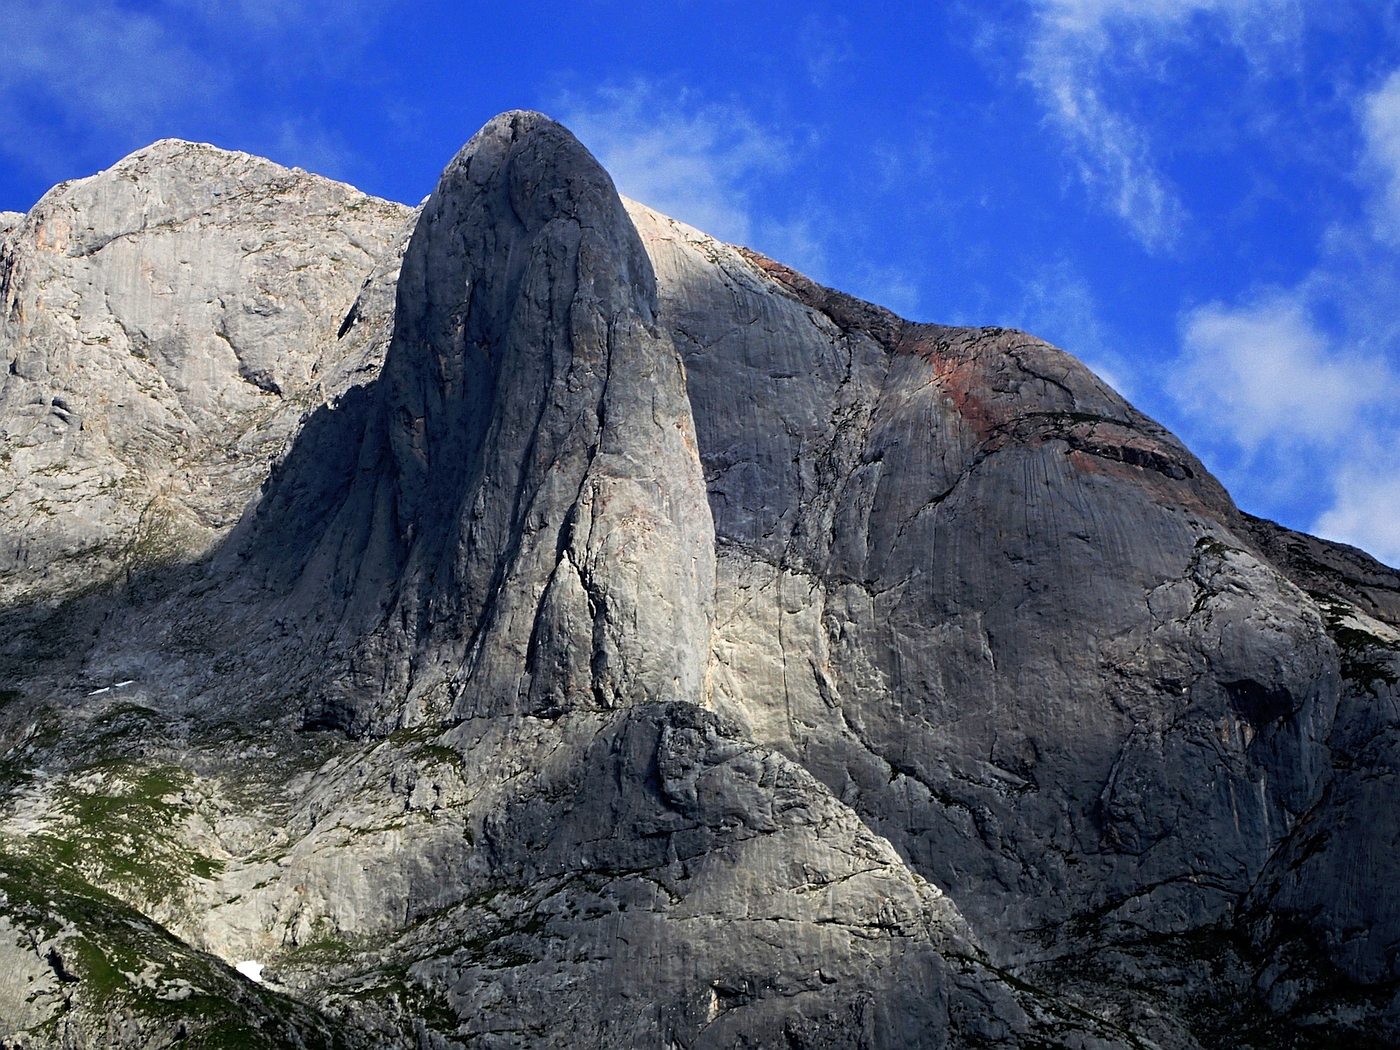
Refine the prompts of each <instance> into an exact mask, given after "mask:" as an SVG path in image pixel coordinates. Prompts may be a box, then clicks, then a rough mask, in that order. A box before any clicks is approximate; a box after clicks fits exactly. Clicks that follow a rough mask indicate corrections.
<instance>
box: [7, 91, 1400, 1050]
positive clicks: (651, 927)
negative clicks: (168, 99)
mask: <svg viewBox="0 0 1400 1050" xmlns="http://www.w3.org/2000/svg"><path fill="white" fill-rule="evenodd" d="M0 290H3V306H4V314H3V320H2V321H0V325H2V326H0V349H2V350H3V354H0V358H3V359H4V360H6V361H8V362H9V366H8V368H9V371H8V375H7V376H6V377H5V382H4V386H3V388H0V436H3V439H4V444H3V452H0V457H3V464H0V486H2V487H0V586H3V588H4V591H3V600H4V603H5V604H4V606H3V609H0V653H3V656H0V661H3V663H0V675H3V681H0V689H2V690H3V692H0V698H3V703H0V749H3V766H0V774H3V784H4V792H5V795H4V801H3V810H0V817H2V818H3V819H2V820H0V893H3V897H0V924H3V929H0V956H3V957H4V959H5V960H6V961H5V963H4V965H3V966H0V971H4V972H7V973H8V974H11V975H12V976H0V1043H4V1044H5V1045H15V1046H19V1045H25V1046H30V1045H33V1046H45V1045H54V1046H60V1045H61V1046H97V1045H104V1046H106V1045H123V1046H145V1047H160V1046H165V1045H168V1044H170V1043H172V1042H174V1041H176V1040H180V1041H182V1042H184V1043H185V1044H186V1045H199V1044H201V1043H203V1044H208V1045H231V1044H236V1045H269V1046H282V1045H295V1046H307V1045H327V1046H331V1045H344V1046H366V1047H368V1046H398V1045H402V1046H405V1047H435V1048H439V1047H451V1046H470V1047H482V1048H486V1047H504V1046H545V1045H568V1046H600V1047H601V1046H658V1047H663V1046H685V1047H706V1046H716V1047H718V1046H733V1045H746V1046H786V1047H811V1048H816V1047H846V1046H849V1047H905V1046H907V1047H944V1046H1004V1047H1042V1046H1066V1047H1088V1046H1094V1047H1109V1046H1122V1047H1130V1046H1131V1047H1148V1046H1157V1047H1164V1048H1167V1047H1170V1048H1177V1047H1180V1048H1187V1047H1190V1048H1195V1047H1222V1048H1223V1047H1239V1046H1257V1047H1272V1046H1300V1047H1303V1046H1318V1047H1321V1046H1331V1045H1338V1044H1339V1043H1345V1044H1346V1045H1376V1046H1390V1045H1396V1044H1397V1042H1400V995H1397V991H1400V972H1397V965H1400V964H1397V962H1396V953H1395V950H1394V946H1395V944H1396V943H1397V938H1400V904H1398V903H1397V900H1400V898H1397V897H1396V895H1395V894H1394V893H1392V892H1391V883H1392V882H1393V880H1394V878H1395V876H1396V874H1397V871H1396V863H1397V862H1396V857H1397V856H1400V853H1397V850H1396V845H1397V843H1396V836H1397V835H1400V830H1398V829H1397V826H1396V824H1395V821H1394V819H1393V811H1394V809H1395V803H1396V801H1397V799H1396V795H1397V792H1398V791H1400V788H1397V784H1400V780H1397V778H1396V776H1395V769H1396V763H1397V757H1396V756H1397V754H1400V752H1397V725H1400V709H1398V708H1397V686H1396V682H1397V678H1400V574H1397V573H1395V572H1393V571H1391V570H1389V569H1387V568H1386V567H1384V566H1381V565H1379V564H1377V563H1375V562H1374V561H1371V560H1370V559H1368V558H1366V557H1365V556H1364V555H1362V554H1361V553H1360V552H1357V551H1352V550H1350V549H1346V548H1340V547H1337V546H1336V545H1333V544H1328V543H1325V542H1324V541H1321V540H1316V539H1314V538H1312V537H1304V536H1300V535H1298V534H1295V533H1290V532H1288V531H1287V530H1284V529H1281V528H1279V527H1278V526H1275V525H1272V524H1271V523H1268V522H1263V521H1261V520H1259V519H1254V518H1251V517H1249V516H1248V515H1244V514H1241V513H1240V512H1239V511H1237V510H1236V509H1235V507H1234V505H1233V503H1232V502H1231V500H1230V498H1229V496H1228V494H1226V493H1225V491H1224V490H1223V489H1222V488H1221V487H1220V485H1219V484H1218V483H1217V482H1216V481H1215V480H1214V479H1213V478H1212V477H1211V476H1210V475H1209V473H1208V472H1207V471H1206V470H1205V469H1204V468H1203V467H1202V465H1201V464H1200V462H1199V461H1198V460H1196V459H1195V457H1193V456H1192V455H1191V454H1190V452H1189V451H1187V450H1186V449H1185V448H1184V447H1183V446H1182V445H1181V444H1180V443H1179V442H1178V441H1177V440H1176V439H1175V438H1174V437H1172V436H1171V435H1170V434H1169V433H1167V432H1166V431H1164V430H1163V429H1162V428H1161V427H1159V426H1158V425H1156V424H1155V423H1153V422H1152V421H1151V420H1149V419H1147V418H1145V417H1144V416H1142V415H1141V414H1140V413H1138V412H1136V411H1135V410H1134V409H1133V408H1132V407H1131V406H1130V405H1128V404H1127V403H1125V402H1124V401H1123V400H1122V399H1121V398H1120V397H1118V395H1116V394H1115V393H1114V392H1113V391H1112V390H1110V389H1109V388H1108V387H1106V386H1105V385H1104V384H1102V383H1101V382H1100V381H1099V380H1097V379H1096V378H1095V377H1094V376H1093V375H1092V373H1090V372H1088V371H1087V370H1086V369H1084V368H1083V367H1082V366H1081V365H1079V364H1078V362H1076V361H1075V360H1074V359H1073V358H1071V357H1069V356H1068V355H1066V354H1064V353H1063V352H1061V351H1059V350H1057V349H1055V348H1053V347H1051V346H1049V345H1047V344H1045V343H1043V342H1040V341H1038V340H1036V339H1034V338H1032V337H1030V336H1028V335H1025V334H1023V333H1020V332H1014V331H1008V330H1001V329H962V328H949V327H943V326H935V325H918V324H912V323H909V322H905V321H903V320H901V319H899V318H897V317H895V316H894V315H892V314H890V313H888V312H887V311H884V310H882V309H880V308H878V307H874V306H871V305H870V304H867V303H862V302H860V301H858V300H854V299H852V298H850V297H848V296H845V295H842V294H841V293H838V292H834V291H831V290H829V289H825V288H822V287H820V286H817V285H815V284H813V283H812V282H811V281H809V280H807V279H806V278H804V277H803V276H802V275H800V274H798V273H795V272H794V271H792V270H790V269H788V268H786V267H784V266H782V265H781V264H779V263H776V262H774V261H772V260H769V259H766V258H764V257H762V256H759V255H757V254H755V253H753V252H749V251H747V250H745V249H739V248H734V247H731V246H727V245H723V244H720V243H718V242H716V241H714V240H713V239H711V238H709V237H706V236H705V235H704V234H702V233H700V232H698V231H696V230H693V229H690V228H689V227H686V226H684V225H683V224H680V223H677V222H674V221H673V220H670V219H668V218H666V217H664V216H661V215H658V214H656V213H654V212H652V211H650V210H648V209H647V208H645V207H644V206H642V205H639V204H635V203H633V202H630V201H625V200H622V199H620V198H619V197H618V196H617V194H616V192H615V190H614V189H613V186H612V183H611V181H610V179H609V178H608V176H607V174H606V173H605V172H604V171H603V170H602V169H601V168H600V167H599V166H598V164H597V163H596V161H594V160H593V158H592V157H591V156H589V155H588V153H587V152H586V151H585V150H584V149H583V148H582V147H581V146H580V145H579V144H578V143H577V141H575V140H574V139H573V137H572V136H571V135H570V134H569V133H568V132H567V131H566V130H564V129H563V128H561V127H560V126H558V125H557V124H554V123H553V122H551V121H549V120H548V119H547V118H544V117H542V116H540V115H538V114H529V113H511V114H505V115H503V116H501V117H498V118H496V119H495V120H493V121H492V122H491V123H489V124H488V125H487V126H486V127H485V128H483V129H482V131H481V132H480V133H479V134H478V135H477V136H476V137H474V138H473V139H472V141H471V142H469V143H468V144H467V146H466V147H464V149H463V150H462V152H461V153H460V154H459V155H458V157H457V158H456V159H454V161H453V162H452V163H451V164H450V165H449V166H448V168H447V170H446V171H445V172H444V174H443V176H442V179H441V181H440V182H439V184H438V187H437V189H436V190H435V191H434V193H433V194H432V196H431V197H430V198H429V199H428V200H427V201H426V202H425V203H424V205H423V207H422V208H421V210H420V211H419V212H412V211H410V210H409V209H407V208H403V207H401V206H398V205H392V204H388V203H386V202H382V201H376V200H374V199H372V198H368V197H364V196H363V195H361V194H358V193H356V192H355V191H353V190H351V189H349V188H348V187H344V186H340V185H338V184H334V183H329V182H327V181H325V180H322V179H319V178H317V177H315V176H310V175H306V174H304V173H301V172H289V171H286V170H284V169H281V168H278V167H276V166H275V165H272V164H270V163H268V162H266V161H260V160H256V159H254V158H250V157H246V156H243V155H239V154H229V153H224V152H222V151H218V150H215V149H213V148H211V147H204V146H192V145H189V144H184V143H159V144H157V145H156V146H153V147H151V148H150V149H148V150H144V151H141V152H140V153H138V154H135V155H133V156H132V157H130V158H127V160H125V161H123V162H121V163H120V164H118V165H117V166H116V167H115V168H113V169H111V170H110V171H108V172H104V173H102V174H101V175H98V176H94V177H93V178H92V179H88V180H84V181H82V182H79V183H74V184H70V185H67V186H62V187H58V188H56V189H55V190H54V191H52V192H51V193H50V194H49V195H47V196H46V197H45V198H44V200H43V201H41V202H40V204H39V205H37V206H36V207H35V209H34V210H33V211H32V212H31V213H30V214H29V215H28V216H23V217H19V216H10V215H6V216H0ZM235 964H245V965H243V970H244V971H245V972H246V973H256V974H258V975H259V977H260V978H261V980H260V981H256V982H255V981H254V980H252V979H250V978H249V977H247V976H244V975H240V974H239V973H235V972H234V970H233V969H231V967H232V966H234V965H235ZM252 964H255V965H252Z"/></svg>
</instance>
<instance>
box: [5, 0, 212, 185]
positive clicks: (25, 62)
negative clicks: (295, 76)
mask: <svg viewBox="0 0 1400 1050" xmlns="http://www.w3.org/2000/svg"><path fill="white" fill-rule="evenodd" d="M0 40H4V41H5V60H4V61H3V62H0V148H4V149H5V150H6V152H10V153H14V154H17V155H21V156H29V157H35V156H36V154H37V155H38V160H39V162H40V163H41V164H42V163H43V162H44V160H45V159H46V158H45V154H48V153H50V152H51V151H54V150H58V149H61V140H62V139H63V138H65V137H67V136H69V135H71V132H72V130H73V128H74V127H81V128H85V129H86V128H94V127H95V128H98V129H101V130H103V131H117V132H125V133H129V134H134V135H137V136H150V137H154V135H155V134H156V132H157V128H158V122H159V119H160V117H161V116H162V115H164V114H167V113H169V112H170V111H172V110H182V109H184V108H186V107H188V106H189V105H190V104H191V103H192V102H197V101H199V100H200V99H201V98H203V97H207V95H208V93H209V91H210V89H211V86H212V85H211V80H212V76H211V74H210V72H209V70H208V69H207V68H205V67H203V66H202V64H201V63H200V62H199V61H198V60H197V58H196V56H195V55H193V54H192V53H191V52H190V51H188V50H187V49H184V48H182V47H181V46H180V45H179V44H178V42H176V41H174V40H173V39H172V38H171V37H170V35H169V33H168V32H167V31H166V30H165V28H164V27H163V26H162V25H161V24H160V23H159V22H158V21H157V20H156V19H154V18H152V17H150V16H149V15H145V14H140V13H137V12H133V11H130V10H126V9H124V8H122V7H119V6H117V5H116V4H114V3H110V2H102V0H96V2H91V3H84V4H74V3H71V2H67V0H14V2H10V3H6V4H4V5H0ZM50 107H51V108H52V109H54V110H56V111H57V113H58V114H59V117H60V121H61V122H62V123H63V124H64V125H67V127H64V128H62V129H61V130H60V131H58V133H57V134H55V131H54V129H53V127H52V123H53V122H52V120H51V119H35V118H31V117H30V115H29V111H30V110H31V108H37V109H38V110H40V111H42V110H45V109H48V108H50ZM113 159H115V158H113Z"/></svg>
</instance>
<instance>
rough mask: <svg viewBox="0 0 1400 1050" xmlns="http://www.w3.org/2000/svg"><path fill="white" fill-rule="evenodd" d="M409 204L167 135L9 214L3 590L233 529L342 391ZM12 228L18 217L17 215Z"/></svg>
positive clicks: (0, 249) (187, 545)
mask: <svg viewBox="0 0 1400 1050" xmlns="http://www.w3.org/2000/svg"><path fill="white" fill-rule="evenodd" d="M410 216H411V212H410V211H409V209H407V208H404V207H403V206H401V205H397V204H390V203H389V202H387V201H380V200H376V199H374V198H372V197H367V196H365V195H364V194H362V193H359V192H358V191H356V190H354V189H352V188H351V187H349V186H345V185H342V184H340V183H334V182H330V181H328V180H326V179H323V178H320V177H319V176H315V175H309V174H307V173H305V172H301V171H288V170H287V169H285V168H281V167H279V166H277V165H275V164H272V163H271V162H269V161H265V160H261V159H259V158H256V157H250V156H248V155H246V154H238V153H229V152H226V151H224V150H219V149H215V148H213V147H211V146H201V145H195V144H193V143H185V142H176V141H164V142H158V143H156V144H155V145H153V146H150V147H148V148H147V149H144V150H141V151H138V152H137V153H134V154H132V155H131V156H130V157H127V158H126V159H125V160H123V161H121V162H120V163H119V164H117V165H116V166H115V167H113V168H111V169H110V170H108V171H106V172H103V173H102V174H100V175H95V176H93V177H92V178H89V179H83V180H80V181H78V182H73V183H65V184H63V185H61V186H57V187H55V188H54V189H53V190H51V191H50V192H49V193H48V194H46V195H45V196H44V199H43V200H41V201H40V202H39V203H38V204H37V205H35V207H34V209H33V210H32V211H31V212H30V213H29V214H28V215H27V216H24V217H23V218H22V219H21V220H20V221H15V220H16V217H15V216H14V215H13V213H6V216H5V217H4V218H3V221H0V230H3V231H5V232H3V234H2V235H0V236H3V240H0V358H3V361H4V364H5V367H6V372H5V374H4V377H3V385H0V419H3V424H0V427H3V430H2V431H0V457H3V459H4V474H3V477H0V599H2V600H4V601H6V602H10V603H13V602H15V601H19V600H30V599H33V598H35V597H39V596H45V597H57V596H62V595H65V594H67V593H70V592H72V591H73V590H75V589H83V588H87V587H91V586H92V585H93V584H95V583H98V582H101V581H102V580H103V579H104V578H106V577H108V576H111V575H112V574H115V573H122V572H125V571H129V570H131V569H133V568H139V567H141V566H144V565H146V564H148V563H150V562H152V561H161V560H171V559H179V558H181V557H185V556H188V555H190V554H197V553H201V552H203V551H204V550H205V549H207V548H208V547H209V546H210V545H212V544H213V543H215V542H217V541H218V539H219V538H220V537H222V536H223V535H224V534H226V533H227V531H228V529H229V528H230V527H231V526H232V525H233V524H234V523H235V522H236V521H237V520H238V517H239V515H240V514H241V513H242V512H243V508H244V506H245V504H246V503H247V502H248V500H249V499H250V498H251V497H252V496H253V495H254V493H256V491H257V489H258V486H259V485H260V484H261V483H262V481H263V479H264V478H265V477H266V475H267V470H268V466H269V464H270V462H271V461H272V460H275V459H276V458H278V457H280V456H281V454H282V453H283V452H284V451H285V447H286V444H287V441H288V439H289V438H290V436H291V434H292V433H293V432H294V430H295V429H296V427H297V425H298V421H299V419H300V417H301V415H302V414H303V413H304V412H306V411H307V410H308V409H309V408H310V407H312V406H313V405H315V404H317V403H320V402H323V401H324V400H326V399H327V398H328V397H334V396H336V395H337V394H338V393H339V392H340V391H339V390H337V389H336V388H335V387H334V386H332V387H330V388H327V385H326V383H325V377H326V375H327V374H328V373H334V372H335V371H336V366H337V364H338V363H339V357H340V352H341V347H340V346H339V345H338V342H339V341H338V340H337V338H336V333H337V330H338V329H339V328H340V325H341V318H343V317H344V316H345V314H346V311H347V310H348V309H349V308H350V306H351V303H352V302H353V301H354V299H355V293H356V291H357V290H358V288H359V286H360V284H361V282H362V280H363V279H364V278H365V277H366V276H367V275H368V274H369V272H370V271H371V269H373V267H374V265H375V263H376V261H377V260H378V259H379V258H380V257H381V256H383V255H384V254H385V252H386V249H388V248H389V247H390V245H391V244H392V243H393V241H394V239H395V238H396V237H397V236H399V235H400V233H401V231H402V230H403V229H404V227H405V225H406V224H407V223H408V220H409V219H410ZM6 227H8V229H6Z"/></svg>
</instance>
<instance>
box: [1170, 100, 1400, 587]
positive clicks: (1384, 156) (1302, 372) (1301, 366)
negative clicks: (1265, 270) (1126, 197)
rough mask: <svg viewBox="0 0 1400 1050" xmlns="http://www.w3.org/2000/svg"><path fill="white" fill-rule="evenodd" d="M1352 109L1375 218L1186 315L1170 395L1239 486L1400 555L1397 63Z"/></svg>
mask: <svg viewBox="0 0 1400 1050" xmlns="http://www.w3.org/2000/svg"><path fill="white" fill-rule="evenodd" d="M1356 112H1357V119H1358V122H1359V124H1360V129H1361V131H1362V132H1363V134H1364V136H1365V142H1366V150H1365V156H1364V159H1363V164H1362V170H1361V172H1359V174H1360V175H1363V176H1368V177H1369V178H1370V182H1371V187H1372V189H1373V193H1372V200H1371V202H1370V203H1371V206H1372V209H1371V210H1372V217H1373V219H1372V222H1371V223H1370V224H1369V225H1367V224H1366V223H1352V224H1347V225H1338V226H1335V227H1333V228H1332V229H1329V230H1328V231H1327V233H1326V235H1325V236H1324V237H1323V238H1322V241H1321V243H1320V244H1319V258H1318V262H1317V263H1316V264H1315V265H1314V267H1313V269H1312V270H1311V271H1310V272H1309V273H1308V274H1307V275H1305V276H1304V277H1303V278H1302V279H1301V280H1299V281H1298V282H1297V283H1296V284H1295V285H1293V286H1292V287H1290V288H1286V289H1281V290H1274V291H1273V292H1271V293H1268V294H1265V295H1256V296H1255V297H1254V298H1253V299H1252V300H1249V301H1246V302H1245V303H1243V304H1235V305H1224V304H1221V303H1212V304H1210V305H1208V306H1204V307H1200V308H1198V309H1195V310H1192V311H1190V312H1189V313H1187V314H1186V315H1184V317H1183V319H1182V348H1183V349H1182V354H1181V357H1180V358H1179V360H1178V362H1177V366H1176V368H1175V369H1174V371H1173V373H1172V379H1171V381H1170V392H1171V394H1172V396H1173V397H1174V398H1175V399H1176V401H1177V403H1178V404H1179V405H1180V406H1181V407H1182V408H1183V409H1184V410H1185V412H1186V414H1187V417H1188V420H1189V421H1190V422H1189V424H1188V425H1189V427H1190V428H1191V430H1192V434H1191V436H1192V437H1193V439H1194V440H1200V441H1201V442H1202V443H1203V444H1204V445H1205V446H1206V447H1207V449H1212V448H1213V450H1214V452H1213V458H1217V459H1218V460H1219V462H1221V463H1223V464H1225V466H1226V469H1225V474H1226V480H1227V481H1230V482H1231V483H1232V485H1234V486H1236V487H1239V488H1241V489H1242V490H1243V491H1244V492H1245V493H1247V494H1249V495H1252V496H1256V497H1257V496H1260V495H1263V496H1264V497H1266V502H1269V501H1279V502H1280V503H1288V502H1292V503H1293V504H1294V505H1295V506H1304V505H1310V506H1312V507H1316V506H1319V505H1320V506H1322V507H1324V508H1326V509H1325V510H1323V511H1322V512H1321V513H1316V512H1311V513H1312V514H1313V520H1312V521H1311V522H1307V521H1303V522H1294V523H1293V524H1298V525H1304V526H1307V527H1309V528H1311V530H1312V531H1313V532H1315V533H1317V534H1318V535H1321V536H1325V537H1327V538H1329V539H1334V540H1339V541H1342V542H1345V543H1350V544H1353V545H1355V546H1358V547H1361V548H1363V549H1365V550H1368V551H1370V552H1371V553H1372V554H1374V555H1375V556H1377V557H1378V558H1380V559H1382V560H1383V561H1387V562H1389V563H1390V564H1393V565H1400V367H1397V364H1396V362H1397V354H1400V311H1397V310H1396V308H1395V305H1394V304H1395V303H1396V302H1397V301H1400V258H1398V257H1397V254H1396V250H1395V249H1396V246H1397V244H1400V73H1397V74H1395V75H1392V76H1391V77H1389V78H1388V79H1386V80H1385V81H1383V82H1382V83H1381V84H1380V85H1379V86H1378V87H1377V88H1376V89H1375V90H1374V91H1373V92H1372V93H1370V94H1369V95H1367V96H1365V97H1364V98H1362V99H1361V100H1360V102H1359V105H1358V107H1357V111H1356ZM1323 319H1326V320H1325V322H1324V320H1323Z"/></svg>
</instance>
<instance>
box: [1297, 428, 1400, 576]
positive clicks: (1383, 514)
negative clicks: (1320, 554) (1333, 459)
mask: <svg viewBox="0 0 1400 1050" xmlns="http://www.w3.org/2000/svg"><path fill="white" fill-rule="evenodd" d="M1336 493H1337V498H1336V502H1335V503H1334V504H1333V505H1332V508H1331V509H1330V510H1328V511H1327V512H1326V513H1325V514H1323V515H1322V516H1321V517H1319V518H1318V519H1317V521H1316V522H1314V523H1313V526H1312V531H1313V532H1315V533H1317V535H1319V536H1322V537H1325V538H1326V539H1329V540H1338V541H1340V542H1342V543H1350V544H1351V545H1352V546H1354V547H1360V548H1362V549H1363V550H1366V551H1369V552H1370V553H1371V554H1373V555H1375V557H1377V558H1379V559H1380V560H1381V561H1383V562H1385V563H1386V564H1387V565H1393V566H1396V567H1397V568H1400V444H1397V446H1396V447H1393V448H1391V449H1390V450H1388V453H1387V452H1382V453H1381V454H1380V455H1377V456H1374V457H1367V458H1366V459H1365V460H1364V461H1360V462H1351V463H1348V464H1347V465H1346V466H1344V467H1343V468H1342V469H1341V470H1340V471H1339V472H1338V474H1337V478H1336Z"/></svg>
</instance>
